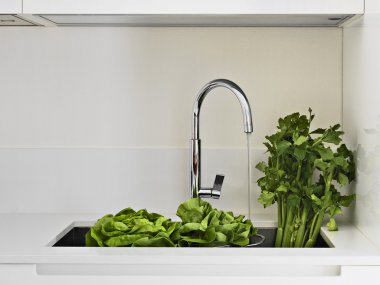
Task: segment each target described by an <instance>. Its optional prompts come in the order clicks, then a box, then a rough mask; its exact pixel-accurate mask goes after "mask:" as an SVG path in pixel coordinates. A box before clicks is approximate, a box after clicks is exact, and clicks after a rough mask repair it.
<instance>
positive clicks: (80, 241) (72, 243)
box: [52, 226, 333, 248]
mask: <svg viewBox="0 0 380 285" xmlns="http://www.w3.org/2000/svg"><path fill="white" fill-rule="evenodd" d="M89 229H90V227H79V226H78V227H73V228H71V230H69V231H68V232H67V233H66V234H65V235H64V236H63V237H62V238H61V239H59V240H58V241H57V242H56V243H54V244H53V245H52V246H53V247H85V246H86V239H85V235H86V233H87V232H88V231H89ZM276 231H277V228H258V234H260V235H262V236H264V237H265V240H264V242H262V243H261V244H259V245H256V246H254V247H274V243H275V239H276ZM261 241H262V239H261V238H260V236H253V237H252V238H251V244H256V243H259V242H261ZM315 247H317V248H328V247H333V246H332V245H331V243H330V242H329V241H328V240H326V239H325V238H324V237H322V236H321V235H319V236H318V239H317V242H316V244H315ZM250 248H251V247H250Z"/></svg>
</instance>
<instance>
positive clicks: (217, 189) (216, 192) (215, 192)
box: [211, 174, 224, 199]
mask: <svg viewBox="0 0 380 285" xmlns="http://www.w3.org/2000/svg"><path fill="white" fill-rule="evenodd" d="M223 181H224V175H223V174H217V175H216V176H215V181H214V186H213V187H212V192H211V197H212V198H214V199H219V198H220V195H221V192H222V185H223Z"/></svg>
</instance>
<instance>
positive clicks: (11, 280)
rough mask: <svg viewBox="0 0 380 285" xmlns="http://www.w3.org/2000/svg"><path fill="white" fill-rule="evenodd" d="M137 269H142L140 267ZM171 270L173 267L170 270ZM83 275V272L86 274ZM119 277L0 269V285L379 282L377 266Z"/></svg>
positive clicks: (335, 284)
mask: <svg viewBox="0 0 380 285" xmlns="http://www.w3.org/2000/svg"><path fill="white" fill-rule="evenodd" d="M140 267H144V266H143V265H141V266H140ZM174 267H175V266H174ZM86 271H87V272H86ZM149 275H150V274H149V272H147V276H144V275H133V274H132V275H128V276H127V275H125V274H124V275H123V272H119V274H117V273H114V274H112V275H102V274H99V273H96V272H94V273H93V274H91V273H89V271H88V270H85V271H83V272H77V273H76V274H75V275H73V274H65V272H64V271H61V272H60V273H59V274H54V272H50V273H49V274H40V273H38V270H36V265H33V264H20V265H10V264H7V265H5V264H2V265H0V284H7V285H21V284H28V285H34V284H36V285H50V284H54V285H67V284H70V285H76V284H78V285H83V284H91V285H104V284H114V283H115V284H116V283H118V284H157V285H159V284H163V285H172V284H173V285H178V284H181V285H194V284H197V285H203V284H205V285H209V284H266V285H278V284H283V285H305V284H308V285H320V284H328V285H357V284H375V283H376V282H375V281H374V280H378V279H379V278H380V266H342V267H341V271H340V274H338V275H334V276H307V277H305V276H304V277H300V276H275V277H273V276H270V275H268V276H260V277H256V276H236V275H235V276H211V275H209V274H208V275H204V276H196V272H194V274H192V275H191V276H189V275H184V274H183V273H182V274H181V273H180V272H177V271H176V270H175V268H173V266H167V268H166V270H163V271H162V272H161V275H159V276H153V275H150V276H149Z"/></svg>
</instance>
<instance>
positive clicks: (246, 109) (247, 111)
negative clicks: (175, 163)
mask: <svg viewBox="0 0 380 285" xmlns="http://www.w3.org/2000/svg"><path fill="white" fill-rule="evenodd" d="M216 87H224V88H227V89H229V90H230V91H232V93H233V94H235V96H236V98H237V99H238V100H239V103H240V106H241V108H242V111H243V120H244V132H245V133H252V130H253V129H252V113H251V107H250V106H249V103H248V99H247V96H245V94H244V92H243V90H241V89H240V87H239V86H238V85H236V84H235V83H234V82H232V81H230V80H227V79H216V80H213V81H211V82H209V83H207V84H206V85H205V86H203V88H202V89H201V90H200V91H199V93H198V95H197V98H196V100H195V102H194V105H193V120H192V134H191V138H192V139H194V140H198V139H199V114H200V110H201V106H202V103H203V100H204V99H205V97H206V95H207V94H208V93H209V92H210V91H211V90H212V89H214V88H216Z"/></svg>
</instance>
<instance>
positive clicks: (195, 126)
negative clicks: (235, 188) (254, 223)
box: [190, 79, 252, 199]
mask: <svg viewBox="0 0 380 285" xmlns="http://www.w3.org/2000/svg"><path fill="white" fill-rule="evenodd" d="M216 87H224V88H227V89H229V90H230V91H232V93H233V94H235V96H236V98H237V99H238V100H239V103H240V106H241V109H242V111H243V119H244V132H246V133H252V113H251V107H250V105H249V102H248V99H247V97H246V96H245V94H244V92H243V90H241V89H240V87H239V86H238V85H236V84H235V83H234V82H232V81H230V80H227V79H216V80H213V81H210V82H209V83H207V84H206V85H205V86H204V87H203V88H202V89H201V91H199V93H198V96H197V99H196V100H195V102H194V106H193V118H192V132H191V141H190V152H191V153H190V167H191V171H190V184H191V185H190V186H191V187H190V192H191V197H193V198H195V197H204V198H205V197H212V198H216V199H218V198H219V197H220V191H221V187H222V183H223V179H224V176H223V175H217V177H216V179H215V182H214V187H212V188H202V187H201V141H200V139H199V114H200V110H201V106H202V103H203V100H204V99H205V97H206V95H207V94H208V93H209V92H210V91H211V90H213V89H214V88H216Z"/></svg>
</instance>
